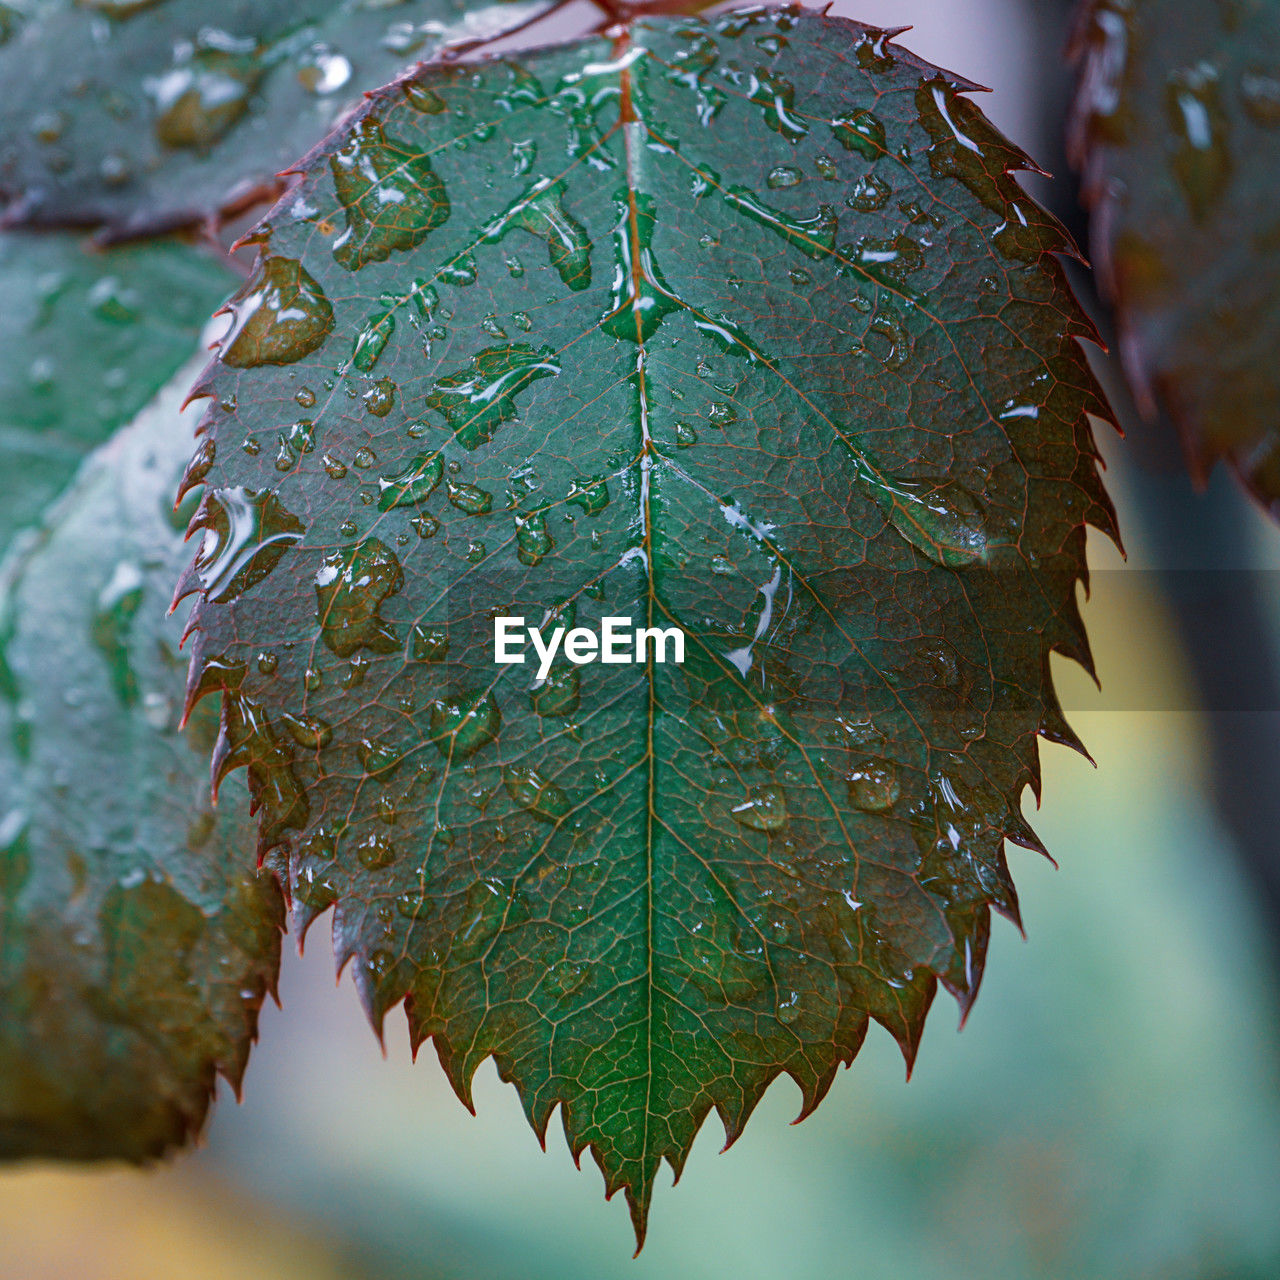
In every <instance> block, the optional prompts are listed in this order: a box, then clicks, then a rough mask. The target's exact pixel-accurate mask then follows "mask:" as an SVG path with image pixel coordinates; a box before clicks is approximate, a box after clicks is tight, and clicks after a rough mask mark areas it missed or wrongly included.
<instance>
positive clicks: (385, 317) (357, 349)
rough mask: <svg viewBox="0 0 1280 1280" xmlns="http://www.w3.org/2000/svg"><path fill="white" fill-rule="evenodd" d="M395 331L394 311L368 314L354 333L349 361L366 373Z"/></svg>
mask: <svg viewBox="0 0 1280 1280" xmlns="http://www.w3.org/2000/svg"><path fill="white" fill-rule="evenodd" d="M395 331H396V316H395V312H394V311H383V312H380V313H379V314H377V315H372V316H370V317H369V318H368V319H367V320H366V321H365V322H364V324H363V325H362V326H361V327H360V330H359V331H358V332H357V333H356V340H355V345H354V346H353V347H352V350H351V363H352V364H353V365H355V367H356V368H357V369H359V370H360V372H361V373H368V372H369V371H370V370H371V369H372V368H373V366H374V365H375V364H377V363H378V360H379V359H380V358H381V356H382V353H383V351H384V350H385V349H386V345H387V343H388V342H389V341H390V340H391V335H392V334H394V333H395Z"/></svg>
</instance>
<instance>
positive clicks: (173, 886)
mask: <svg viewBox="0 0 1280 1280" xmlns="http://www.w3.org/2000/svg"><path fill="white" fill-rule="evenodd" d="M190 376H191V374H190V373H188V374H187V375H186V378H179V380H178V381H177V382H176V383H175V385H174V386H173V387H172V388H171V389H170V390H169V391H167V392H166V393H165V394H164V395H162V396H161V397H160V398H159V399H158V400H157V402H156V403H155V404H154V405H153V406H152V407H151V408H150V409H148V410H147V411H146V412H144V413H143V414H142V415H141V416H140V417H139V418H138V419H137V421H136V422H135V423H134V424H133V425H132V426H130V427H127V428H126V429H124V430H123V431H122V432H121V433H120V434H119V435H118V436H117V437H116V438H115V439H114V440H113V441H112V442H111V443H110V444H109V445H107V446H106V447H105V448H104V449H103V450H102V451H101V452H99V453H98V454H96V455H94V457H93V458H92V459H91V460H90V461H89V462H88V463H87V464H86V465H85V467H84V469H83V470H82V472H81V473H80V475H79V477H78V478H77V480H76V482H75V484H74V485H72V487H71V488H70V489H69V490H68V491H67V493H66V495H65V497H64V498H63V500H62V501H61V502H59V503H58V504H57V505H56V507H55V508H54V509H53V510H52V511H51V512H50V513H49V514H48V517H47V519H46V521H45V522H44V524H43V525H42V527H41V528H40V530H39V532H38V535H37V536H36V537H34V538H31V539H28V540H27V541H26V543H25V545H24V546H22V547H21V548H19V549H18V550H17V551H15V552H14V553H11V554H10V555H9V557H8V558H7V559H6V560H5V562H4V564H3V567H0V601H2V604H0V609H2V612H3V618H2V624H3V625H2V626H0V632H2V634H3V636H4V643H3V650H2V651H0V652H2V656H3V663H2V664H0V674H2V675H3V683H2V684H0V694H2V695H3V696H0V1158H14V1157H20V1156H42V1157H50V1156H53V1157H62V1158H74V1159H89V1158H103V1157H114V1158H125V1159H132V1160H143V1159H146V1158H149V1157H153V1156H156V1155H159V1154H161V1153H162V1152H163V1151H165V1150H167V1149H169V1148H171V1147H173V1146H176V1145H178V1144H180V1143H182V1142H183V1141H185V1140H186V1139H187V1138H188V1137H190V1135H191V1134H193V1133H194V1132H195V1131H196V1130H197V1129H198V1128H199V1127H200V1124H201V1122H202V1121H203V1119H204V1116H205V1113H206V1111H207V1109H208V1106H209V1101H210V1098H211V1096H212V1092H213V1087H214V1083H215V1073H217V1072H221V1073H222V1074H223V1075H225V1076H226V1077H227V1078H228V1079H229V1080H230V1081H231V1082H232V1083H233V1084H235V1085H236V1086H237V1087H238V1085H239V1081H240V1077H241V1074H242V1073H243V1071H244V1067H245V1062H246V1059H247V1057H248V1053H249V1045H250V1041H251V1040H252V1038H253V1035H254V1029H255V1026H256V1022H257V1014H258V1009H259V1007H260V1005H261V1003H262V1000H263V996H264V994H265V993H266V991H267V990H269V989H272V988H274V984H275V980H276V972H277V968H278V965H279V957H280V927H281V925H282V924H283V908H282V903H281V898H280V893H279V888H278V886H277V884H276V882H275V880H274V879H273V878H272V877H271V876H269V875H265V876H259V875H258V874H257V873H256V870H255V867H254V862H253V857H252V845H253V842H252V835H251V832H250V831H249V830H248V827H249V825H250V824H249V823H248V821H247V819H246V816H245V810H244V807H243V806H244V804H245V797H244V796H243V794H242V790H243V789H242V788H241V787H230V786H228V787H226V788H224V793H223V800H222V803H221V805H220V806H219V807H218V808H217V809H216V810H215V809H213V808H212V807H211V803H210V798H209V782H208V769H207V756H208V751H209V750H210V749H211V747H212V743H213V738H214V735H215V733H216V721H215V718H214V717H213V716H212V715H211V714H210V715H208V716H205V717H201V718H199V721H198V723H197V724H196V725H195V726H194V727H193V730H192V731H191V740H190V741H188V740H187V739H185V738H184V737H183V736H182V735H181V734H180V733H179V731H178V720H179V718H180V716H181V712H182V688H183V667H184V665H185V664H184V662H183V660H182V658H181V656H180V654H179V653H178V641H179V638H180V636H181V624H180V621H179V620H178V619H176V618H168V617H167V616H166V606H167V604H168V596H169V588H170V585H171V583H172V578H173V574H174V573H175V572H176V571H177V567H178V564H179V562H180V561H181V560H182V559H183V558H185V554H186V553H185V549H184V547H183V545H182V540H181V534H180V532H179V530H180V528H181V521H176V520H175V519H174V517H173V514H172V512H171V511H170V509H169V500H170V496H171V494H172V491H173V484H174V480H175V476H176V475H177V474H178V473H179V472H180V470H181V465H182V458H183V456H184V455H185V453H186V452H187V449H188V447H189V446H188V443H187V442H188V440H189V436H187V434H186V432H184V431H182V430H181V422H182V420H181V418H180V416H179V413H178V410H179V406H180V404H181V400H182V389H183V386H184V385H185V384H186V383H187V382H189V379H190Z"/></svg>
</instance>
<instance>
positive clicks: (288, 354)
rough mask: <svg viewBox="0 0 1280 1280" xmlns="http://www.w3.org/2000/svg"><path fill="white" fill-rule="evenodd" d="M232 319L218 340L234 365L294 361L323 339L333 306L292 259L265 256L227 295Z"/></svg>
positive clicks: (224, 355)
mask: <svg viewBox="0 0 1280 1280" xmlns="http://www.w3.org/2000/svg"><path fill="white" fill-rule="evenodd" d="M230 306H231V309H232V311H233V313H234V316H235V320H234V323H233V324H232V327H231V332H230V333H229V334H228V335H227V337H226V339H224V341H223V345H222V360H223V362H224V363H225V364H229V365H231V366H233V367H234V368H238V369H248V368H253V367H255V366H257V365H263V364H292V363H293V362H294V361H295V360H301V359H302V357H303V356H306V355H310V354H311V352H313V351H315V350H316V348H317V347H320V346H322V345H323V344H324V341H325V339H326V338H327V337H328V336H329V331H330V330H331V329H332V328H333V307H332V306H330V304H329V299H328V298H327V297H325V293H324V290H323V289H322V288H321V287H320V285H319V283H318V282H317V281H316V280H315V279H314V278H313V277H312V276H311V275H310V274H309V273H308V272H307V271H306V270H305V269H304V267H303V266H302V264H301V263H300V262H298V261H297V260H296V259H294V258H280V257H271V258H266V259H264V260H263V262H262V263H261V264H260V265H259V267H258V270H257V272H256V274H255V275H254V276H253V278H252V279H251V280H250V281H249V283H248V284H246V285H245V286H244V288H243V289H241V290H240V292H239V293H238V294H236V296H235V297H234V298H233V299H232V300H231V303H230Z"/></svg>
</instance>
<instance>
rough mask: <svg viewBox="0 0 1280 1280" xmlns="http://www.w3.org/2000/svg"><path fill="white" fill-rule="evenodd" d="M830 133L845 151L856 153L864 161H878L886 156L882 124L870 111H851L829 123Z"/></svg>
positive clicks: (886, 149)
mask: <svg viewBox="0 0 1280 1280" xmlns="http://www.w3.org/2000/svg"><path fill="white" fill-rule="evenodd" d="M831 132H832V133H833V134H834V135H835V138H836V141H837V142H839V143H840V145H841V146H842V147H843V148H844V149H845V150H846V151H856V152H857V153H858V154H859V155H860V156H861V157H862V158H863V159H864V160H879V159H880V157H881V156H883V155H887V154H888V148H887V146H886V144H885V133H884V123H883V121H881V120H880V118H879V117H878V116H876V115H875V114H874V113H873V112H871V111H866V110H858V111H851V112H850V113H849V114H848V115H844V116H839V117H837V118H836V119H835V120H833V121H832V122H831Z"/></svg>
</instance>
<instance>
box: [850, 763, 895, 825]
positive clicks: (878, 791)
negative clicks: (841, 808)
mask: <svg viewBox="0 0 1280 1280" xmlns="http://www.w3.org/2000/svg"><path fill="white" fill-rule="evenodd" d="M845 781H846V782H847V783H848V784H849V803H850V804H851V805H853V807H854V808H855V809H861V810H862V811H863V812H864V813H884V812H886V811H887V810H889V809H892V808H893V806H894V805H895V804H897V803H898V797H899V796H900V795H901V794H902V787H901V784H900V783H899V781H898V771H897V769H896V768H895V767H894V766H893V764H892V763H890V762H889V761H888V760H864V761H863V762H862V763H861V764H858V765H856V766H855V767H854V768H852V769H851V770H850V771H849V772H848V774H846V775H845Z"/></svg>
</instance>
